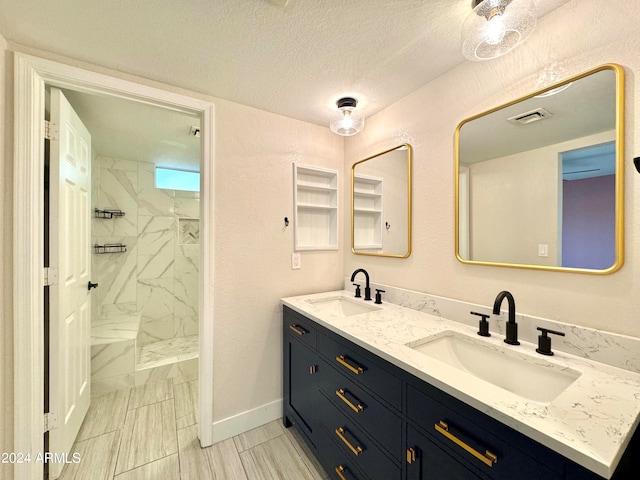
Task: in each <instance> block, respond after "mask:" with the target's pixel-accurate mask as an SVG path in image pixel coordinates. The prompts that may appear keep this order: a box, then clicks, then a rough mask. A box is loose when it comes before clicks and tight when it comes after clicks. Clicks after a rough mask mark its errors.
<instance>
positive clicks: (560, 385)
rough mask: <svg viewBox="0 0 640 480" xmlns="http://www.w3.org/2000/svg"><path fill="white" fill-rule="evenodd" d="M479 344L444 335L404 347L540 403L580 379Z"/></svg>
mask: <svg viewBox="0 0 640 480" xmlns="http://www.w3.org/2000/svg"><path fill="white" fill-rule="evenodd" d="M483 342H484V341H483V340H479V339H475V338H473V339H472V338H470V337H467V336H466V335H462V334H460V333H457V332H451V331H447V332H444V333H443V334H440V335H437V336H435V337H428V338H426V339H422V340H418V341H416V342H411V343H408V344H406V345H407V346H408V347H410V348H412V349H413V350H415V351H417V352H420V353H422V354H424V355H427V356H429V357H431V358H434V359H436V360H438V361H440V362H443V363H445V364H447V365H449V366H451V367H454V368H456V369H458V370H462V371H464V372H467V373H469V374H471V375H473V376H474V377H476V378H479V379H481V380H484V381H485V382H488V383H490V384H492V385H494V386H496V387H500V388H502V389H504V390H507V391H509V392H511V393H515V394H516V395H519V396H520V397H522V398H525V399H527V400H533V401H536V402H541V403H549V402H551V401H553V399H555V398H556V397H557V396H558V395H560V393H562V392H563V391H564V390H565V389H566V388H567V387H568V386H569V385H571V384H572V383H573V382H574V381H575V380H576V379H577V378H578V377H579V376H580V375H581V373H580V372H578V371H575V370H571V369H569V368H565V367H561V366H558V365H555V364H553V363H551V362H548V361H547V360H545V359H542V358H540V359H537V358H529V359H525V358H522V357H521V356H520V355H518V354H517V352H510V351H509V349H510V348H512V347H507V346H505V347H502V346H496V345H493V344H490V343H483Z"/></svg>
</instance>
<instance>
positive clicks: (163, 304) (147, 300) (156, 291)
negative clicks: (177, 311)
mask: <svg viewBox="0 0 640 480" xmlns="http://www.w3.org/2000/svg"><path fill="white" fill-rule="evenodd" d="M173 288H174V279H173V278H154V279H147V280H138V311H139V312H140V316H141V318H142V323H145V322H148V321H149V320H159V319H161V318H166V317H167V316H169V315H173V312H174V305H175V296H174V290H173Z"/></svg>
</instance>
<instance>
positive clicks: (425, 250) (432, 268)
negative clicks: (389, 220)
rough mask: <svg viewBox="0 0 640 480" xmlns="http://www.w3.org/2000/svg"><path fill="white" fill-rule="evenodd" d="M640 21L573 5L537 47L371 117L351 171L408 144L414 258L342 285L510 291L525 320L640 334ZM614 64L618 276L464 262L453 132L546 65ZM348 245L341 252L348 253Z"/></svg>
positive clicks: (456, 293) (541, 33)
mask: <svg viewBox="0 0 640 480" xmlns="http://www.w3.org/2000/svg"><path fill="white" fill-rule="evenodd" d="M639 20H640V4H638V2H629V1H626V0H611V1H609V2H605V3H602V2H599V1H596V0H571V1H569V2H568V3H567V4H565V5H564V6H562V7H560V8H558V9H557V10H555V11H553V12H551V13H550V14H549V15H547V16H546V17H545V18H543V19H542V20H541V21H540V22H538V25H537V27H536V30H535V31H534V32H533V34H532V35H531V37H530V38H529V39H528V40H527V41H526V42H525V43H524V44H523V45H522V46H520V47H519V48H517V49H516V50H514V51H513V52H511V53H509V54H508V55H506V56H504V57H501V58H498V59H495V60H492V61H489V62H482V63H472V62H466V63H464V64H462V65H460V66H459V67H457V68H455V69H453V70H451V71H450V72H448V73H446V74H445V75H443V76H442V77H440V78H438V79H436V80H434V81H433V82H431V83H429V84H427V85H425V86H424V87H422V88H420V89H419V90H417V91H416V92H414V93H412V94H410V95H408V96H406V97H404V98H403V99H401V100H399V101H398V102H396V103H395V104H393V105H392V106H390V107H388V108H387V109H385V110H384V111H382V112H380V113H378V114H377V115H374V116H373V117H370V118H368V119H367V127H366V128H365V130H364V131H363V132H362V133H360V134H358V135H356V136H354V137H349V138H348V139H347V140H346V142H345V169H348V168H350V166H351V165H352V164H353V163H354V162H355V161H357V160H360V159H362V158H365V157H367V156H369V155H371V154H372V153H375V152H376V151H381V150H383V149H384V148H389V147H391V146H393V145H394V144H398V143H401V142H405V141H406V142H408V143H411V144H412V145H413V147H414V177H413V187H414V190H413V191H414V195H413V206H414V216H413V253H412V255H411V257H409V258H408V259H407V260H397V259H388V258H373V257H361V256H355V255H351V254H346V255H345V269H344V274H345V276H346V275H350V274H351V272H353V270H355V269H356V268H358V267H364V268H365V269H367V271H368V272H369V273H370V274H371V277H372V279H373V280H374V281H376V282H380V283H385V284H389V285H395V286H400V287H405V288H410V289H413V290H419V291H424V292H429V293H432V294H435V295H441V296H445V297H451V298H454V299H461V300H466V301H469V302H473V303H479V304H483V305H490V304H492V303H493V300H494V298H495V296H496V294H497V293H498V292H499V291H501V290H503V289H508V290H510V291H511V292H512V293H513V294H514V295H515V299H516V305H517V308H518V310H519V311H521V312H522V313H527V314H530V315H536V316H541V317H547V318H552V319H557V320H561V321H565V322H569V323H574V324H578V325H583V326H587V327H593V328H598V329H603V330H609V331H613V332H618V333H625V334H630V335H634V336H640V319H639V318H638V312H640V286H639V285H638V281H637V279H638V278H640V257H639V253H640V238H639V237H640V210H638V208H637V205H638V202H637V197H638V195H640V176H638V174H637V173H636V172H635V170H634V169H633V166H632V162H631V159H632V158H633V157H634V154H637V153H636V152H635V150H636V142H635V138H636V137H637V136H638V134H639V133H640V125H638V124H637V122H635V121H634V119H635V111H636V104H637V102H638V99H639V98H640V95H639V93H640V86H639V85H638V84H637V82H635V72H637V71H638V70H640V56H638V52H639V51H640V30H638V28H637V24H638V21H639ZM609 62H613V63H619V64H621V65H622V66H623V67H624V68H625V73H626V87H627V88H626V94H625V98H626V101H625V107H626V115H625V117H626V136H625V137H626V138H625V143H626V152H627V153H626V155H625V164H626V166H627V168H626V172H625V188H626V195H625V205H626V214H625V227H626V234H625V243H626V249H625V253H626V259H625V265H624V266H623V268H622V269H621V270H620V271H618V272H616V273H614V274H612V275H606V276H600V275H586V274H569V273H554V272H539V271H532V270H523V269H508V268H500V267H484V266H475V265H464V264H462V263H460V262H458V261H457V260H456V258H455V254H454V248H455V247H454V232H455V228H454V201H453V191H454V190H453V189H454V170H453V152H454V145H453V134H454V131H455V129H456V126H457V125H458V124H459V123H460V122H461V121H462V120H464V119H466V118H468V117H470V116H472V115H475V114H478V113H481V112H483V111H486V110H488V109H490V108H492V107H495V106H497V105H501V104H503V103H506V102H507V101H510V100H512V99H514V98H519V97H521V96H523V95H525V94H527V93H529V92H532V91H534V90H536V89H537V87H538V84H537V82H538V79H539V77H540V75H541V74H542V71H543V69H544V68H545V67H551V68H555V69H562V70H563V71H564V76H571V75H574V74H578V73H581V72H583V71H586V70H589V69H591V68H593V67H595V66H598V65H601V64H604V63H609ZM345 198H346V199H347V201H346V202H345V204H346V205H347V206H349V201H348V199H349V197H348V196H345ZM345 222H348V218H347V219H345ZM347 227H348V225H347V223H345V228H347ZM346 247H347V244H346V243H345V251H346V252H348V251H349V250H348V249H347V248H346Z"/></svg>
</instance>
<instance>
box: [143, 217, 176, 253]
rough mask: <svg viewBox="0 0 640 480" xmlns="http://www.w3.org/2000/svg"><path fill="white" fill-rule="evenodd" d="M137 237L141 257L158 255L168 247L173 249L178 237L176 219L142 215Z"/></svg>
mask: <svg viewBox="0 0 640 480" xmlns="http://www.w3.org/2000/svg"><path fill="white" fill-rule="evenodd" d="M137 235H138V244H139V245H140V254H141V255H156V254H158V253H159V252H161V251H163V250H166V249H167V246H169V247H171V248H172V249H173V247H174V244H175V237H176V222H175V217H160V216H154V217H151V216H146V215H140V216H139V217H138V231H137ZM171 254H172V255H173V252H171Z"/></svg>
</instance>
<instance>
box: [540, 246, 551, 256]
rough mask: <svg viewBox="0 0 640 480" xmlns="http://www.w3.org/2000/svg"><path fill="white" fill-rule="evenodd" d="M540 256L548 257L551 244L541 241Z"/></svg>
mask: <svg viewBox="0 0 640 480" xmlns="http://www.w3.org/2000/svg"><path fill="white" fill-rule="evenodd" d="M538 256H539V257H548V256H549V245H547V244H545V243H541V244H539V245H538Z"/></svg>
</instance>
